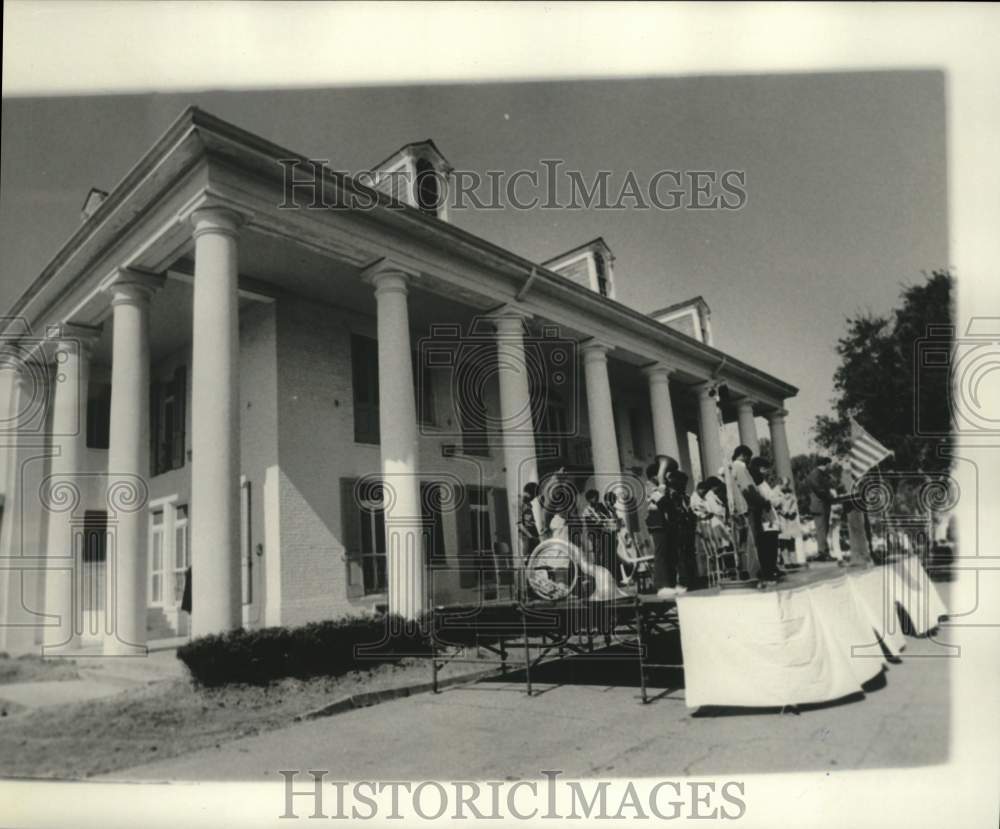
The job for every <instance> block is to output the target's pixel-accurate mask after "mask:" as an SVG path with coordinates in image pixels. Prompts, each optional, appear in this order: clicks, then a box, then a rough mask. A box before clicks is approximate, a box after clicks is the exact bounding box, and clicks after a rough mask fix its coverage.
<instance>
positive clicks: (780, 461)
mask: <svg viewBox="0 0 1000 829" xmlns="http://www.w3.org/2000/svg"><path fill="white" fill-rule="evenodd" d="M787 415H788V412H786V411H785V410H784V409H779V410H778V411H776V412H771V413H770V414H768V416H767V425H768V427H769V429H770V432H771V453H772V454H773V455H774V471H775V472H777V473H778V477H779V478H788V479H789V480H792V481H794V479H793V477H792V456H791V454H790V453H789V451H788V435H787V434H786V433H785V417H786V416H787Z"/></svg>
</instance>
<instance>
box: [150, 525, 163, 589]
mask: <svg viewBox="0 0 1000 829" xmlns="http://www.w3.org/2000/svg"><path fill="white" fill-rule="evenodd" d="M150 520H151V522H152V525H153V530H152V537H151V539H150V541H151V543H150V546H149V602H150V604H155V605H162V604H163V575H164V573H163V569H164V568H163V547H164V538H165V534H166V522H165V520H164V515H163V510H162V509H158V510H153V513H152V515H151V516H150Z"/></svg>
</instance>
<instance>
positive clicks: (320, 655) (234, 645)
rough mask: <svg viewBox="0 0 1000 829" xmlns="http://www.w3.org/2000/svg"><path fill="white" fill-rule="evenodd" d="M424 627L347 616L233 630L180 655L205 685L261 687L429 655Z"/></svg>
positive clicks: (198, 641) (180, 650)
mask: <svg viewBox="0 0 1000 829" xmlns="http://www.w3.org/2000/svg"><path fill="white" fill-rule="evenodd" d="M424 631H425V628H424V627H423V626H420V625H417V624H414V623H412V622H411V623H404V622H403V621H402V620H401V619H395V618H393V617H390V616H386V615H382V614H379V615H374V616H346V617H343V618H340V619H331V620H328V621H324V622H312V623H310V624H307V625H302V626H301V627H294V628H286V627H270V628H261V629H258V630H234V631H230V632H228V633H222V634H217V635H212V636H202V637H199V638H198V639H195V640H193V641H191V642H188V643H187V644H186V645H183V646H181V647H180V648H178V650H177V658H178V659H180V660H181V661H182V662H183V663H184V664H185V665H186V666H187V668H188V670H189V671H190V672H191V676H193V677H194V679H195V681H197V682H198V683H200V684H201V685H208V686H214V685H224V684H227V683H236V682H242V683H250V684H261V683H266V682H270V681H272V680H275V679H282V678H285V677H296V678H300V679H306V678H309V677H314V676H339V675H341V674H345V673H347V672H349V671H353V670H368V669H370V668H372V667H374V666H375V665H379V664H382V663H385V662H392V661H396V660H398V659H400V658H402V657H404V656H407V655H418V654H419V655H424V654H427V653H428V652H429V645H428V640H427V636H426V634H425V632H424Z"/></svg>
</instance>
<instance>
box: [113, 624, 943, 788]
mask: <svg viewBox="0 0 1000 829" xmlns="http://www.w3.org/2000/svg"><path fill="white" fill-rule="evenodd" d="M942 638H944V637H942ZM905 653H906V654H907V656H906V657H904V660H903V662H902V663H900V664H894V665H891V666H890V667H889V668H888V670H887V671H886V673H885V675H884V678H883V679H882V681H881V682H879V681H876V682H875V683H874V685H875V686H876V687H873V688H871V690H869V692H868V693H867V695H865V696H860V695H859V696H857V697H855V698H852V699H850V700H848V701H845V702H841V703H839V704H832V705H826V706H823V707H814V708H807V709H803V710H802V711H801V713H799V714H789V713H785V714H779V713H777V712H776V711H773V710H771V711H766V712H765V711H756V710H754V711H748V710H732V709H730V710H716V711H714V712H710V713H708V714H699V715H697V716H694V715H693V714H692V712H691V711H690V710H689V709H688V708H687V707H686V706H685V705H684V699H683V690H674V691H671V692H669V693H668V694H667V695H666V696H662V697H660V698H659V699H657V700H656V701H655V702H653V703H651V704H649V705H647V706H642V705H640V704H639V702H638V695H639V692H638V688H637V687H635V686H632V687H629V686H626V687H622V686H613V685H610V684H608V682H607V677H606V675H605V681H604V682H602V681H601V679H600V675H599V674H597V675H592V676H590V677H589V678H585V679H584V680H582V681H581V679H580V676H579V672H578V673H577V674H575V675H574V676H573V677H571V678H572V680H573V684H570V683H569V679H570V678H568V677H566V676H564V675H563V676H561V675H560V673H559V672H560V671H561V670H567V669H566V668H562V667H560V666H565V665H567V662H564V663H559V664H558V665H555V666H552V667H551V669H550V671H549V672H548V674H547V675H545V676H540V677H539V680H540V681H539V684H538V686H537V687H538V690H539V691H541V692H542V693H540V694H539V695H537V696H535V697H532V698H530V699H529V698H527V697H525V695H524V685H523V683H521V682H485V683H479V684H476V685H472V686H464V687H457V688H452V689H449V690H447V691H445V692H444V693H442V694H439V695H436V696H435V695H431V694H425V695H421V696H417V697H411V698H408V699H404V700H399V701H396V702H391V703H385V704H383V705H379V706H375V707H372V708H367V709H362V710H359V711H354V712H350V713H346V714H341V715H338V716H334V717H331V718H328V719H321V720H316V721H311V722H305V723H301V724H297V725H293V726H290V727H287V728H283V729H281V730H278V731H273V732H269V733H266V734H262V735H258V736H255V737H250V738H246V739H242V740H238V741H235V742H232V743H228V744H225V745H223V746H221V747H220V748H217V749H211V750H206V751H200V752H197V753H194V754H190V755H187V756H185V757H180V758H175V759H172V760H168V761H164V762H160V763H155V764H150V765H146V766H141V767H139V768H135V769H130V770H124V771H119V772H114V773H113V774H111V775H109V776H108V779H118V780H122V779H129V780H262V779H263V780H268V779H270V780H281V778H280V777H279V776H278V774H277V772H278V770H281V769H327V770H329V772H330V778H331V779H349V780H364V779H380V780H391V779H438V780H446V779H462V780H469V779H494V780H495V779H502V778H511V779H513V778H522V777H538V776H540V773H541V772H542V771H543V770H546V769H558V770H561V771H563V772H564V773H565V774H566V775H567V777H573V776H576V777H593V776H598V775H609V776H616V777H618V776H625V775H629V776H654V775H657V776H662V775H665V774H673V775H680V774H683V775H694V774H719V775H721V774H726V773H735V772H743V773H746V772H747V771H751V770H752V771H754V772H770V771H792V770H795V771H806V770H835V769H851V768H872V767H883V768H884V767H899V766H901V765H922V764H927V763H939V762H943V761H944V760H945V759H946V755H947V746H948V728H949V719H948V717H949V673H948V672H949V664H948V663H950V662H951V660H949V659H938V658H920V654H925V655H928V654H936V653H939V650H938V649H936V648H935V647H934V645H933V644H932V643H929V642H927V641H924V640H914V639H910V640H909V642H908V647H907V650H906V652H905ZM624 670H626V671H628V672H629V673H630V674H634V669H633V666H632V665H629V667H628V668H624ZM541 680H547V684H546V682H545V681H541ZM879 685H881V687H878V686H879Z"/></svg>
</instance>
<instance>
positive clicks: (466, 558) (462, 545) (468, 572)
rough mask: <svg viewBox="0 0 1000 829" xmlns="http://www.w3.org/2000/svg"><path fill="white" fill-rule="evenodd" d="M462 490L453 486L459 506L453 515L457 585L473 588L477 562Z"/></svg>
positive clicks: (467, 509) (460, 486) (477, 574)
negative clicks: (455, 535) (456, 527)
mask: <svg viewBox="0 0 1000 829" xmlns="http://www.w3.org/2000/svg"><path fill="white" fill-rule="evenodd" d="M463 489H464V487H463V486H462V485H461V484H456V485H455V503H456V504H460V505H461V506H459V508H458V511H457V512H456V513H455V521H456V523H457V525H458V567H459V571H458V583H459V586H461V587H475V586H476V585H477V584H478V583H479V572H478V570H477V569H476V566H477V565H478V563H479V562H478V560H477V558H476V553H475V547H474V543H473V540H472V525H471V521H470V516H469V502H468V499H467V498H465V493H464V492H463Z"/></svg>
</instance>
